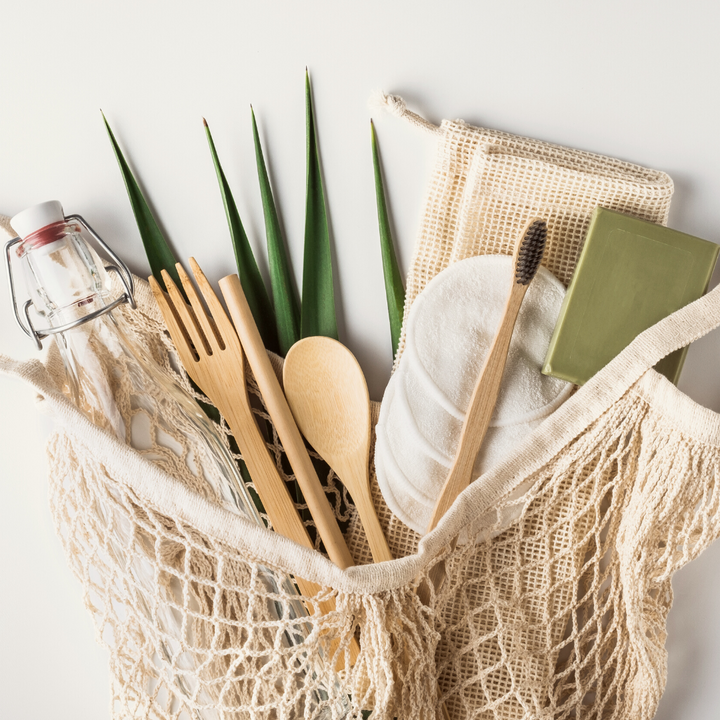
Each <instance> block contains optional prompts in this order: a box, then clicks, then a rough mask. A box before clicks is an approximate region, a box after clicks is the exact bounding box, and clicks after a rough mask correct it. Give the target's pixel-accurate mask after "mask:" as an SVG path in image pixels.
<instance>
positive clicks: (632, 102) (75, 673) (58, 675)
mask: <svg viewBox="0 0 720 720" xmlns="http://www.w3.org/2000/svg"><path fill="white" fill-rule="evenodd" d="M719 13H720V10H718V9H717V5H716V4H715V3H710V2H689V3H667V2H657V0H653V1H652V2H651V1H647V2H638V1H637V0H624V1H623V2H619V1H618V0H611V1H610V2H604V3H602V4H599V3H598V4H591V3H578V2H573V1H572V0H564V1H560V0H550V1H546V2H532V1H531V0H525V1H524V2H519V1H517V0H515V1H513V0H509V1H508V0H506V2H503V3H493V4H490V3H483V2H472V1H471V0H467V1H466V2H448V3H444V4H442V5H440V4H438V3H430V2H426V1H424V0H422V1H418V0H414V1H413V2H410V0H398V1H396V2H392V3H389V2H377V0H367V1H366V2H363V3H355V4H350V3H333V2H329V1H323V2H306V3H297V2H288V1H287V0H283V1H281V2H274V3H262V2H256V3H248V2H234V3H230V2H225V3H221V2H214V3H211V2H205V3H198V2H189V1H188V0H182V1H180V0H175V1H174V2H170V1H169V0H154V1H153V2H147V0H146V1H144V2H139V1H138V0H126V1H125V2H123V3H98V2H92V1H90V0H85V1H80V0H71V1H68V2H64V3H54V2H50V1H49V0H27V1H26V2H13V3H10V2H5V3H3V11H2V20H3V40H2V60H0V63H2V64H1V65H0V97H2V103H1V104H0V212H3V213H5V214H9V215H12V214H14V213H16V212H18V211H20V210H22V209H23V208H25V207H27V206H28V205H31V204H33V203H36V202H41V201H44V200H48V199H58V200H61V201H62V202H63V205H64V207H65V210H66V212H68V213H72V212H79V213H81V214H83V215H85V216H86V218H87V219H88V221H89V222H90V223H91V224H92V225H93V226H94V227H95V228H96V229H97V230H98V231H99V232H100V234H101V235H102V236H103V237H104V238H105V239H106V240H107V241H108V242H110V243H112V244H113V246H114V248H115V249H116V250H117V251H118V252H120V253H121V254H122V255H123V256H124V257H125V258H127V260H128V261H129V262H130V264H131V265H132V267H133V269H134V270H136V271H137V272H140V273H141V274H145V273H146V272H147V267H146V264H145V261H144V255H143V250H142V246H141V244H140V241H139V238H138V235H137V232H136V230H135V225H134V221H133V217H132V213H131V211H130V208H129V206H128V203H127V200H126V196H125V191H124V188H123V184H122V180H121V178H120V175H119V172H118V169H117V166H116V163H115V159H114V157H113V154H112V151H111V148H110V145H109V143H108V139H107V136H106V134H105V130H104V127H103V124H102V121H101V117H100V111H99V109H100V108H102V109H103V110H104V111H105V113H106V115H107V117H108V120H109V121H110V123H111V124H112V126H113V129H114V130H115V132H116V135H117V137H118V139H119V141H120V142H121V144H122V146H123V147H124V149H125V151H126V155H127V157H128V159H129V161H130V162H131V164H132V165H133V167H134V169H135V170H136V172H137V174H138V175H139V177H140V178H141V181H142V184H143V186H144V187H145V188H146V189H147V191H148V193H149V195H150V197H151V198H152V203H153V206H154V208H155V209H156V210H157V213H158V215H159V218H160V220H161V222H162V225H163V227H164V228H165V230H166V231H167V233H168V235H169V237H170V238H171V241H172V244H173V247H174V249H175V251H176V253H177V255H178V256H179V257H182V258H184V257H186V256H188V255H190V254H194V255H195V256H196V257H197V258H198V260H199V262H200V264H201V265H202V266H203V267H204V268H205V270H206V272H207V274H208V275H209V276H210V277H211V279H218V278H219V277H221V276H222V275H223V274H226V273H228V272H231V271H232V270H233V258H232V253H231V251H230V244H229V239H228V235H227V230H226V225H225V219H224V215H223V210H222V204H221V201H220V197H219V193H218V190H217V185H216V181H215V177H214V171H213V168H212V164H211V161H210V157H209V154H208V151H207V145H206V142H205V138H204V135H203V131H202V125H201V117H202V116H205V117H206V118H207V119H208V122H209V123H210V127H211V129H212V130H213V133H214V137H215V141H216V144H217V147H218V151H219V153H220V156H221V159H222V161H223V163H224V167H225V171H226V173H227V176H228V178H229V181H230V183H231V185H232V187H233V189H234V191H235V195H236V200H237V202H238V205H239V207H240V211H241V214H242V216H243V220H244V222H245V225H246V229H247V230H248V233H249V235H250V236H251V238H252V242H253V244H254V247H255V248H256V249H257V251H258V254H260V253H261V249H262V246H263V243H264V229H263V221H262V214H261V210H260V203H259V194H258V190H257V183H256V178H255V168H254V156H253V150H252V136H251V130H250V124H249V104H250V103H251V102H252V103H253V105H254V107H255V110H256V112H257V115H258V122H259V126H260V132H261V135H262V138H263V142H264V146H265V151H266V156H267V158H268V161H269V164H270V172H271V176H272V180H273V183H274V187H275V191H276V196H277V200H278V202H279V204H280V207H281V212H282V219H283V223H284V227H285V230H286V232H287V239H288V243H289V246H290V251H291V255H292V259H293V262H294V267H295V271H296V274H297V276H298V277H299V273H300V269H301V262H302V247H301V245H302V234H303V222H304V192H305V191H304V184H305V167H304V164H305V138H304V132H305V130H304V106H303V97H304V95H303V93H304V85H303V82H304V76H303V73H304V69H305V66H306V65H307V66H308V67H309V68H310V70H311V73H312V79H313V84H314V92H315V104H316V112H317V123H318V130H319V135H320V146H321V152H322V162H323V170H324V175H325V181H326V187H327V192H328V202H329V212H330V218H331V222H332V231H333V242H334V253H335V259H336V265H337V283H338V287H339V288H340V293H339V295H338V298H337V306H338V312H339V317H340V325H341V337H342V339H343V340H344V341H345V342H346V343H347V344H348V345H349V346H350V348H351V349H352V350H353V351H354V352H355V353H356V354H357V356H358V359H359V361H360V363H361V364H362V366H363V368H364V369H365V371H366V373H367V375H368V378H369V381H370V390H371V395H372V396H373V397H374V398H379V397H380V395H381V393H382V389H383V386H384V383H385V382H386V380H387V377H388V375H389V371H390V350H389V345H390V341H389V330H388V326H387V318H386V311H385V301H384V293H383V286H382V274H381V269H380V253H379V249H378V238H377V226H376V216H375V200H374V190H373V178H372V164H371V156H370V146H369V127H368V122H369V117H370V114H369V111H368V108H367V98H368V96H369V95H370V93H371V91H372V90H373V89H376V88H384V89H387V90H389V91H392V92H396V93H398V94H400V95H402V96H404V97H405V99H406V100H407V101H408V103H409V104H410V106H411V107H413V108H415V109H417V110H419V111H420V112H421V113H423V114H424V115H425V116H426V117H428V118H429V119H431V120H433V121H435V122H438V121H439V120H440V119H442V118H443V117H449V118H455V117H461V118H463V119H465V120H467V121H469V122H472V123H475V124H484V125H486V126H491V127H496V128H501V129H504V130H509V131H512V132H517V133H521V134H525V135H531V136H534V137H538V138H542V139H545V140H550V141H554V142H559V143H563V144H566V145H570V146H574V147H578V148H583V149H586V150H593V151H597V152H603V153H606V154H610V155H614V156H617V157H620V158H623V159H626V160H630V161H633V162H637V163H641V164H645V165H650V166H652V167H656V168H660V169H662V170H666V171H667V172H669V173H670V175H671V176H672V177H673V178H674V180H675V183H676V193H675V199H674V201H673V208H672V212H671V221H670V224H671V225H672V226H673V227H675V228H677V229H679V230H683V231H685V232H689V233H693V234H697V235H700V236H702V237H706V238H708V239H711V240H715V241H717V240H718V237H719V233H718V228H720V204H719V203H718V202H717V198H718V197H719V196H720V136H719V135H718V133H717V118H718V114H719V113H718V110H719V109H720V108H719V103H718V98H717V86H718V82H717V80H718V78H717V75H718V72H717V69H718V67H720V46H719V45H718V43H717V33H716V28H717V23H718V19H720V17H719ZM375 119H376V125H377V130H378V136H379V140H380V144H381V152H382V156H383V161H384V167H385V172H386V177H387V183H388V191H389V200H390V203H391V208H392V213H393V220H394V224H395V228H396V237H397V242H398V243H399V245H400V258H401V263H402V266H403V270H406V269H407V266H408V264H409V261H410V254H411V247H412V243H413V240H414V237H415V233H416V230H417V226H418V220H419V213H420V202H421V199H422V197H423V194H424V191H425V184H426V181H427V178H428V173H429V170H430V167H431V165H432V158H433V140H432V139H431V138H429V137H427V136H424V135H423V134H422V133H420V132H419V131H417V130H413V129H411V128H410V127H408V126H406V125H405V124H404V123H402V122H401V121H398V120H396V119H394V118H392V117H390V116H386V115H381V114H379V113H375ZM0 351H2V352H4V353H7V354H10V355H13V356H15V357H27V356H31V355H33V349H32V347H31V345H30V344H29V343H28V341H27V340H26V339H25V338H24V336H22V335H21V334H20V333H19V331H17V330H16V328H15V327H14V323H13V321H12V319H11V315H10V310H9V307H8V298H7V292H6V290H5V288H4V286H3V288H2V290H0ZM719 351H720V338H719V336H718V334H717V333H716V334H714V335H712V336H710V337H709V338H707V339H706V340H703V341H701V342H698V343H696V345H695V346H694V347H693V348H692V349H691V351H690V353H689V358H688V362H687V365H686V367H685V371H684V375H683V379H682V382H681V387H682V388H683V389H684V390H685V391H686V392H688V393H689V394H690V395H691V396H692V397H693V398H695V399H696V400H698V401H699V402H701V403H702V404H705V405H707V406H709V407H712V408H713V409H715V410H720V373H719V372H718V365H717V361H716V358H717V356H718V352H719ZM0 393H1V395H0V397H1V398H2V399H1V400H0V403H1V406H0V457H1V458H2V486H1V492H2V497H1V499H0V577H2V586H1V588H0V646H1V647H2V658H1V659H0V717H1V718H12V719H13V720H15V719H16V718H29V719H31V720H35V719H36V718H37V719H39V718H45V717H52V718H54V719H55V720H61V719H65V718H68V719H72V720H85V719H87V720H90V719H91V718H92V719H93V720H95V719H96V718H106V717H108V689H107V670H106V667H105V653H104V651H102V650H101V649H99V648H98V647H97V646H96V645H95V644H94V641H93V637H92V636H93V631H92V628H91V625H90V620H89V618H88V617H86V616H85V614H84V611H83V609H82V607H81V593H80V589H79V586H78V584H77V583H76V581H75V580H74V579H73V578H72V577H71V575H70V572H69V570H68V569H67V568H66V566H65V562H64V559H63V557H62V553H61V550H60V547H59V543H58V541H57V539H56V538H55V536H54V532H53V529H52V526H51V522H50V518H49V512H48V510H47V500H46V493H45V490H46V483H45V481H44V466H43V463H44V460H43V449H42V448H43V442H44V437H45V434H46V430H47V428H46V425H45V421H44V420H41V419H39V417H38V416H37V415H36V413H35V410H34V408H33V406H32V402H31V396H30V393H29V392H28V391H27V390H26V389H25V388H23V387H20V386H19V384H17V383H15V382H12V381H9V380H7V379H4V378H3V379H0ZM675 588H676V602H675V607H674V608H673V610H672V612H671V615H670V638H669V640H668V648H669V652H670V659H669V669H670V680H669V684H668V689H667V692H666V696H665V698H664V699H663V702H662V705H661V707H660V711H659V713H658V718H662V720H669V719H670V718H680V717H693V718H695V720H710V718H716V717H717V699H716V697H715V692H714V690H715V681H716V678H717V676H718V673H719V672H720V617H718V612H717V611H716V605H717V602H716V598H717V597H720V545H716V546H714V547H713V548H711V549H710V550H709V551H708V552H707V553H706V554H705V555H704V556H703V557H701V558H700V559H699V560H698V561H696V562H695V563H693V564H692V565H691V566H689V567H688V568H687V569H686V570H683V571H682V572H681V573H680V574H679V575H678V576H677V578H676V581H675Z"/></svg>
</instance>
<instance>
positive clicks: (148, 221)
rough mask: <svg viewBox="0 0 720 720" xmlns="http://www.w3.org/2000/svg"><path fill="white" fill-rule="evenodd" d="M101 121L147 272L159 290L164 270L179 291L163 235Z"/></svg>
mask: <svg viewBox="0 0 720 720" xmlns="http://www.w3.org/2000/svg"><path fill="white" fill-rule="evenodd" d="M103 120H104V121H105V127H106V128H107V131H108V135H109V136H110V142H111V143H112V146H113V150H114V151H115V157H116V158H117V161H118V165H119V166H120V172H121V173H122V176H123V180H124V181H125V188H126V189H127V194H128V198H129V199H130V205H131V207H132V211H133V214H134V215H135V222H136V223H137V227H138V230H139V231H140V237H141V238H142V242H143V245H144V246H145V254H146V255H147V259H148V262H149V263H150V270H151V272H152V274H153V277H154V278H155V279H156V280H157V281H158V282H159V283H160V287H165V282H164V281H163V279H162V275H161V274H160V271H161V270H167V272H168V273H169V274H170V277H171V278H172V279H173V280H174V282H175V284H176V285H177V286H178V287H179V288H182V284H181V283H180V278H179V277H178V273H177V270H176V269H175V262H176V260H175V256H174V255H173V252H172V250H171V249H170V246H169V245H168V243H167V240H165V236H164V235H163V234H162V232H161V230H160V227H159V226H158V224H157V220H155V216H154V215H153V214H152V212H151V210H150V206H149V205H148V203H147V200H145V196H144V195H143V193H142V190H140V186H139V185H138V183H137V181H136V180H135V176H134V175H133V173H132V170H130V166H129V165H128V164H127V161H126V160H125V157H124V155H123V154H122V150H120V146H119V145H118V143H117V140H115V135H113V131H112V130H111V129H110V124H109V123H108V121H107V118H106V117H105V114H104V113H103Z"/></svg>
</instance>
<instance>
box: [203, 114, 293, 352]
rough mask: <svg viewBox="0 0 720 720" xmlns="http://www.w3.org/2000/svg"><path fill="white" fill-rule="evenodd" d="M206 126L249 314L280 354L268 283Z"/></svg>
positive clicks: (266, 341) (268, 343)
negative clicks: (254, 253) (259, 266)
mask: <svg viewBox="0 0 720 720" xmlns="http://www.w3.org/2000/svg"><path fill="white" fill-rule="evenodd" d="M203 125H204V126H205V134H206V135H207V140H208V145H209V146H210V154H211V155H212V160H213V164H214V165H215V172H216V173H217V179H218V184H219V185H220V195H221V196H222V200H223V205H224V206H225V215H226V216H227V221H228V227H229V228H230V238H231V240H232V244H233V249H234V250H235V262H236V264H237V269H238V277H239V278H240V284H241V285H242V288H243V290H244V292H245V297H246V298H247V301H248V305H249V306H250V311H251V312H252V315H253V318H254V319H255V324H256V325H257V327H258V330H259V331H260V336H261V337H262V339H263V344H264V345H265V347H266V348H267V349H268V350H272V351H273V352H275V353H277V352H278V350H279V346H278V339H277V332H276V331H275V313H274V312H273V309H272V305H271V304H270V298H269V297H268V294H267V290H266V289H265V283H264V282H263V279H262V275H260V270H258V266H257V262H256V261H255V256H254V255H253V251H252V248H251V247H250V241H249V240H248V237H247V234H246V233H245V228H244V227H243V224H242V220H241V219H240V213H239V212H238V209H237V205H236V204H235V199H234V198H233V195H232V192H231V190H230V185H229V184H228V181H227V178H226V177H225V173H224V172H223V169H222V166H221V165H220V159H219V158H218V155H217V151H216V150H215V143H214V142H213V138H212V134H211V133H210V128H209V127H208V124H207V122H206V121H205V119H203Z"/></svg>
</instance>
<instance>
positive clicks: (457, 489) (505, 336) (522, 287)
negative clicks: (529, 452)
mask: <svg viewBox="0 0 720 720" xmlns="http://www.w3.org/2000/svg"><path fill="white" fill-rule="evenodd" d="M546 240H547V223H546V222H545V221H544V220H542V219H540V218H533V219H532V220H530V221H529V222H528V223H527V225H526V226H525V229H524V230H523V233H522V235H521V236H520V238H519V241H518V242H517V243H516V245H515V252H514V253H513V280H512V284H511V285H510V295H509V296H508V299H507V302H506V303H505V310H504V312H503V316H502V320H501V322H500V327H499V328H498V330H497V332H496V333H495V339H494V340H493V344H492V346H491V347H490V351H489V352H488V354H487V357H486V358H485V362H484V364H483V368H482V370H481V371H480V377H479V378H478V380H477V382H476V383H475V388H474V389H473V394H472V397H471V398H470V405H469V406H468V409H467V413H466V414H465V422H464V423H463V427H462V432H461V434H460V441H459V443H458V448H457V452H456V454H455V459H454V460H453V464H452V467H451V468H450V473H449V474H448V477H447V480H446V481H445V484H444V485H443V489H442V490H441V492H440V495H439V497H438V499H437V501H436V503H435V508H434V509H433V514H432V518H431V520H430V524H429V525H428V532H431V531H432V530H433V529H434V528H435V526H436V525H437V524H438V523H439V522H440V519H441V518H442V516H443V515H444V514H445V513H446V512H447V511H448V510H449V509H450V506H451V505H452V504H453V502H455V498H456V497H457V496H458V495H459V494H460V493H461V492H462V491H463V490H465V488H466V487H467V486H468V485H469V484H470V481H471V480H472V469H473V465H474V464H475V458H476V457H477V454H478V452H480V446H481V445H482V442H483V440H484V439H485V433H486V432H487V429H488V427H489V426H490V419H491V418H492V414H493V410H494V409H495V403H496V402H497V398H498V394H499V392H500V383H501V382H502V376H503V371H504V370H505V362H506V360H507V355H508V350H509V349H510V340H511V339H512V334H513V330H514V328H515V321H516V320H517V316H518V313H519V312H520V306H521V305H522V301H523V298H524V297H525V293H526V292H527V289H528V286H529V285H530V283H531V282H532V279H533V278H534V277H535V273H536V272H537V269H538V267H540V261H541V260H542V256H543V253H544V252H545V242H546Z"/></svg>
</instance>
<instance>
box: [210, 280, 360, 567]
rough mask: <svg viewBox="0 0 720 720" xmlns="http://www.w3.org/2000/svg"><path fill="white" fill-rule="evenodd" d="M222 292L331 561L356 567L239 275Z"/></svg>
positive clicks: (226, 281)
mask: <svg viewBox="0 0 720 720" xmlns="http://www.w3.org/2000/svg"><path fill="white" fill-rule="evenodd" d="M219 285H220V289H221V291H222V294H223V297H224V298H225V302H226V304H227V307H228V310H229V312H230V316H231V318H232V320H233V323H234V324H235V329H236V331H237V334H238V336H239V337H240V342H241V343H242V346H243V349H244V350H245V354H246V356H247V359H248V363H249V364H250V367H251V368H252V371H253V374H254V375H255V379H256V380H257V384H258V387H259V388H260V392H261V394H262V396H263V400H264V401H265V405H266V406H267V409H268V413H269V415H270V417H271V418H272V421H273V424H274V425H275V429H276V430H277V433H278V436H279V437H280V441H281V442H282V445H283V448H284V449H285V452H286V454H287V456H288V459H289V461H290V464H291V465H292V468H293V470H294V471H295V478H296V480H297V481H298V483H299V485H300V489H301V490H302V493H303V496H304V497H305V502H306V503H307V505H308V508H309V509H310V513H311V514H312V516H313V520H314V521H315V525H316V527H317V529H318V532H319V533H320V537H321V538H322V540H323V542H324V543H325V548H326V549H327V552H328V555H329V556H330V559H331V560H332V561H333V562H334V563H335V564H336V565H338V566H339V567H340V568H343V569H344V568H347V567H350V566H352V565H354V564H355V561H354V560H353V557H352V555H351V554H350V550H349V549H348V546H347V544H346V542H345V538H344V537H343V534H342V532H341V531H340V527H339V526H338V524H337V520H336V519H335V515H334V513H333V511H332V508H331V507H330V503H329V502H328V499H327V496H326V495H325V491H324V490H323V487H322V484H321V483H320V480H319V478H318V476H317V473H316V472H315V468H314V466H313V464H312V460H311V459H310V456H309V455H308V452H307V448H306V447H305V442H304V441H303V439H302V436H301V435H300V431H299V430H298V428H297V425H296V424H295V420H294V419H293V416H292V413H291V412H290V407H289V406H288V404H287V400H286V399H285V395H284V393H283V391H282V388H281V387H280V383H279V382H278V379H277V376H276V375H275V371H274V370H273V368H272V365H271V364H270V359H269V358H268V356H267V352H266V350H265V346H264V345H263V342H262V338H261V337H260V332H259V331H258V329H257V326H256V325H255V320H254V318H253V316H252V313H251V311H250V307H249V306H248V303H247V299H246V298H245V293H244V292H243V289H242V285H241V284H240V280H239V278H238V276H237V275H228V276H227V277H224V278H223V279H222V280H220V283H219Z"/></svg>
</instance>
